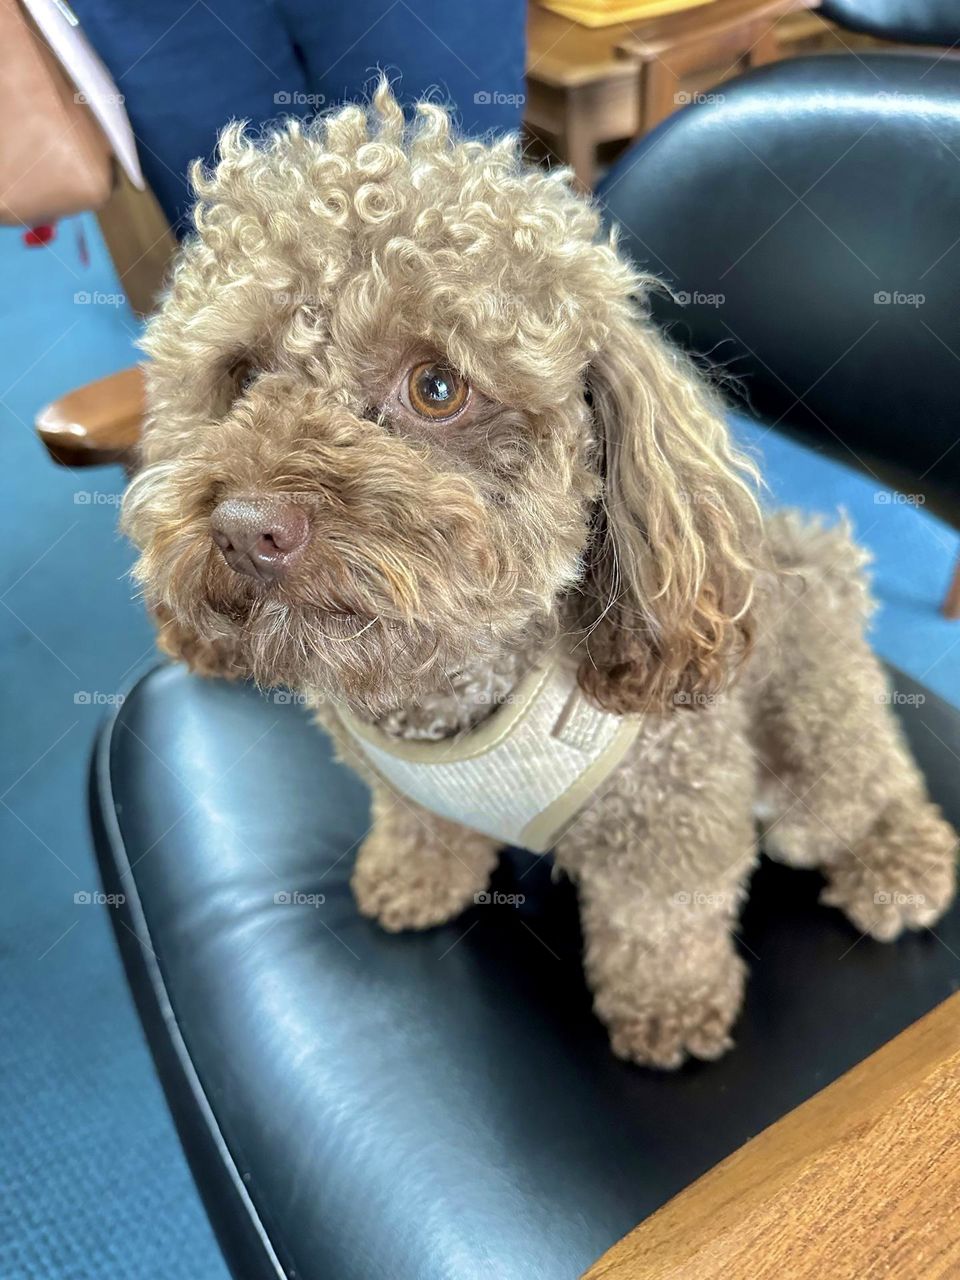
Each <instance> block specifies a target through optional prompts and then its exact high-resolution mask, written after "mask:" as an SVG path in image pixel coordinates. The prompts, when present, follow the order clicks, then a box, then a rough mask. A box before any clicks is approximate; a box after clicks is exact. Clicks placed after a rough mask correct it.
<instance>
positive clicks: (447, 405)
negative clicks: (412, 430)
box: [400, 360, 470, 422]
mask: <svg viewBox="0 0 960 1280" xmlns="http://www.w3.org/2000/svg"><path fill="white" fill-rule="evenodd" d="M469 397H470V384H469V383H468V382H467V381H466V379H465V378H463V377H462V376H461V375H460V374H459V373H458V372H457V371H456V369H453V368H452V367H451V366H450V365H449V364H446V363H445V362H443V361H439V360H425V361H423V362H422V363H421V364H417V365H414V367H413V368H412V369H411V370H410V371H409V373H408V374H407V377H406V381H405V383H404V384H403V386H402V387H401V389H400V399H401V402H402V403H403V405H404V407H405V408H407V409H409V410H410V411H411V412H413V413H415V414H417V416H418V417H420V418H426V419H427V420H428V421H430V422H443V421H445V420H447V419H449V418H455V417H456V416H457V414H458V413H459V412H460V410H461V409H462V408H463V407H464V405H465V404H466V403H467V400H468V399H469Z"/></svg>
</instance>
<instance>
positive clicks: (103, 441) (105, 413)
mask: <svg viewBox="0 0 960 1280" xmlns="http://www.w3.org/2000/svg"><path fill="white" fill-rule="evenodd" d="M144 405H145V400H144V382H143V370H142V369H140V368H139V367H136V368H133V369H123V370H122V371H121V372H120V373H112V374H110V376H109V377H106V378H100V379H98V380H97V381H96V382H88V383H87V385H86V386H84V387H78V388H77V390H76V391H70V392H68V393H67V394H66V395H65V396H61V397H60V398H59V400H54V401H53V402H52V403H50V404H48V405H46V406H45V408H43V409H41V410H40V412H39V413H38V414H37V417H36V428H37V434H38V435H39V436H40V439H41V440H42V441H43V443H44V444H45V445H46V447H47V452H48V453H49V454H50V457H51V458H53V460H54V462H59V463H60V465H61V466H64V467H95V466H102V465H103V464H104V463H107V462H125V461H128V460H129V459H130V456H131V454H132V451H133V449H134V447H135V445H136V443H137V441H138V440H139V439H140V432H141V430H142V428H143V415H144Z"/></svg>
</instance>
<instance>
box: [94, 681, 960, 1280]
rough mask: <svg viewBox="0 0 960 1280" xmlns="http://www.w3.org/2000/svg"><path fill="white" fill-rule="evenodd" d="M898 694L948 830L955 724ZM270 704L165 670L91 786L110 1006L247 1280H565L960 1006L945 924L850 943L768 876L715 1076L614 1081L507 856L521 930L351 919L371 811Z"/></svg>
mask: <svg viewBox="0 0 960 1280" xmlns="http://www.w3.org/2000/svg"><path fill="white" fill-rule="evenodd" d="M897 684H898V688H899V690H900V691H901V693H902V694H904V695H911V696H912V701H911V700H908V701H907V702H903V701H901V702H900V703H899V706H898V709H899V711H900V713H901V714H902V716H903V721H904V724H905V726H906V729H907V732H908V734H909V736H910V738H911V741H912V743H913V746H914V749H915V751H916V752H917V755H918V756H919V758H920V760H921V762H922V764H923V766H924V768H925V770H926V772H927V775H928V777H929V780H930V784H931V787H932V789H933V791H934V793H935V794H936V796H937V797H938V799H939V800H940V802H941V804H942V805H943V806H944V808H945V809H946V810H947V811H948V813H949V815H950V816H951V817H952V819H953V821H954V822H958V821H960V799H958V795H957V788H956V776H957V759H958V758H960V713H958V712H957V711H955V710H954V709H952V708H950V707H948V706H947V705H946V704H944V703H943V702H941V701H939V700H938V699H937V698H936V697H934V696H932V695H923V692H922V690H920V689H919V688H918V686H916V685H914V684H913V682H911V681H910V680H908V679H906V678H905V677H898V678H897ZM284 696H285V695H273V696H272V697H269V696H264V695H261V694H260V693H258V692H257V691H256V690H254V689H253V688H250V687H245V686H242V685H228V684H224V683H219V682H212V681H211V682H204V681H200V680H197V679H194V678H193V677H191V676H190V675H188V674H187V673H186V672H185V671H183V670H182V669H180V668H178V667H171V666H164V667H159V668H157V669H155V670H154V671H152V672H151V673H150V674H148V675H147V676H145V677H144V678H143V679H141V680H140V682H139V683H138V684H137V685H136V686H135V687H134V689H133V690H132V692H131V693H130V695H129V696H128V697H127V699H126V701H125V703H124V704H123V706H122V707H121V708H119V709H118V711H117V712H116V714H115V715H114V716H113V718H112V719H111V721H110V722H109V723H108V724H107V725H106V726H105V729H104V731H103V733H102V735H101V737H100V740H99V744H98V746H97V750H96V756H95V760H94V768H93V774H92V800H93V816H94V829H95V835H96V843H97V848H98V852H99V857H100V860H101V865H102V870H103V878H104V882H105V888H106V890H107V891H108V892H113V893H122V894H124V895H125V902H124V903H123V904H122V906H120V907H117V908H115V909H114V910H113V911H112V916H113V919H114V923H115V927H116V932H117V936H118V939H119V942H120V946H121V950H122V952H123V955H124V958H125V961H126V965H127V969H128V974H129V977H130V981H131V985H132V987H133V991H134V994H135V997H136V1000H137V1003H138V1005H139V1009H140V1013H141V1017H142V1019H143V1022H144V1026H145V1028H146V1031H147V1034H148V1037H149V1040H150V1043H151V1046H152V1049H153V1052H154V1055H155V1058H156V1061H157V1065H158V1068H159V1072H160V1075H161V1078H162V1079H163V1082H164V1085H165V1088H166V1090H167V1094H168V1097H169V1100H170V1103H171V1106H172V1108H173V1111H174V1114H175V1117H176V1119H177V1122H178V1126H179V1130H180V1133H181V1136H182V1140H183V1142H184V1146H185V1148H186V1150H187V1153H188V1156H189V1157H190V1160H191V1164H192V1167H193V1169H194V1172H195V1175H196V1178H197V1181H198V1184H199V1186H200V1189H201V1192H202V1194H203V1196H204V1199H205V1201H206V1203H207V1207H208V1210H209V1212H210V1214H211V1218H212V1220H213V1222H214V1225H215V1227H216V1229H217V1232H218V1235H219V1238H220V1240H221V1243H222V1245H223V1248H224V1251H225V1254H226V1256H227V1258H228V1261H229V1262H230V1264H231V1266H232V1268H233V1270H234V1273H235V1274H236V1275H237V1276H240V1277H265V1276H274V1277H276V1276H279V1275H282V1274H283V1273H284V1270H285V1271H286V1272H287V1274H288V1275H296V1276H297V1277H298V1278H299V1280H331V1277H336V1280H382V1277H385V1276H389V1277H390V1278H391V1280H414V1278H416V1280H441V1278H442V1280H480V1278H481V1277H483V1280H489V1277H492V1276H495V1277H497V1280H566V1278H568V1277H569V1278H570V1280H572V1277H574V1276H576V1275H578V1274H579V1273H580V1272H581V1271H582V1270H583V1269H584V1268H586V1267H587V1266H588V1265H589V1264H590V1262H591V1261H592V1260H593V1259H594V1258H596V1257H597V1256H599V1255H600V1254H601V1253H602V1252H603V1251H604V1250H605V1249H606V1248H607V1247H608V1246H610V1245H611V1244H613V1243H614V1241H616V1240H617V1239H618V1238H619V1237H620V1236H621V1235H623V1234H624V1233H625V1232H626V1231H627V1230H629V1229H630V1228H631V1227H632V1226H634V1225H635V1224H636V1223H637V1222H639V1221H640V1220H641V1219H643V1218H644V1217H645V1216H647V1215H648V1214H650V1213H651V1212H652V1211H653V1210H654V1209H656V1208H657V1207H658V1206H659V1205H661V1204H663V1202H664V1201H665V1200H667V1199H668V1198H669V1197H670V1196H672V1195H673V1194H674V1193H675V1192H677V1191H679V1190H680V1189H681V1188H683V1187H684V1186H686V1185H687V1184H688V1183H690V1182H691V1181H692V1180H693V1179H694V1178H696V1177H697V1176H698V1175H699V1174H701V1173H703V1172H704V1171H705V1170H706V1169H708V1168H709V1167H710V1166H712V1165H713V1164H714V1163H716V1162H717V1161H718V1160H720V1159H721V1158H722V1157H723V1156H725V1155H726V1154H727V1153H729V1152H730V1151H732V1150H734V1149H735V1148H736V1147H738V1146H740V1145H741V1144H742V1143H743V1142H744V1141H746V1140H747V1139H748V1138H749V1137H751V1136H752V1135H753V1134H755V1133H756V1132H758V1130H760V1129H761V1128H763V1127H764V1126H766V1125H768V1124H769V1123H771V1122H772V1121H774V1120H776V1119H777V1118H778V1117H779V1116H781V1115H782V1114H783V1113H784V1112H786V1111H787V1110H789V1109H790V1108H792V1107H793V1106H795V1105H796V1104H797V1103H799V1102H800V1101H802V1100H803V1099H804V1098H806V1097H808V1096H809V1095H810V1094H812V1093H814V1092H816V1091H817V1090H818V1089H820V1088H822V1087H823V1086H824V1085H825V1084H827V1083H828V1082H829V1081H830V1080H832V1079H833V1078H834V1077H836V1076H838V1075H839V1074H840V1073H841V1072H843V1071H844V1070H846V1069H847V1068H848V1067H850V1066H851V1065H853V1064H854V1063H856V1062H857V1061H859V1060H860V1059H862V1058H863V1057H864V1056H865V1055H867V1054H869V1053H870V1052H871V1051H872V1050H874V1049H876V1048H877V1047H878V1046H879V1045H880V1044H882V1043H883V1042H884V1041H886V1040H887V1039H889V1038H890V1037H891V1036H893V1035H895V1034H896V1033H897V1032H898V1031H900V1030H901V1029H902V1028H903V1027H904V1026H906V1025H907V1024H908V1023H910V1022H911V1021H913V1020H914V1019H916V1018H917V1017H918V1016H920V1015H921V1014H923V1013H924V1012H926V1011H927V1010H929V1009H930V1008H931V1007H933V1006H934V1005H935V1004H937V1003H939V1002H940V1001H941V1000H942V999H944V998H945V997H946V996H947V995H948V994H949V993H950V992H951V991H952V990H953V989H954V988H955V987H956V985H957V980H958V976H960V974H958V971H960V961H958V954H960V912H958V911H954V912H953V913H952V914H951V915H950V917H949V918H948V919H946V920H944V921H943V922H942V923H941V924H940V925H939V926H938V927H937V930H936V933H935V934H933V933H923V934H920V935H912V936H910V937H908V938H906V939H905V940H903V941H902V942H900V943H899V944H897V945H896V946H883V945H881V944H879V943H875V942H872V941H869V940H867V939H862V940H859V941H858V937H857V934H856V933H855V932H854V931H853V930H852V929H851V927H850V926H849V925H848V924H847V923H846V921H845V920H844V919H843V918H842V917H841V916H840V915H839V914H838V913H837V912H835V911H831V910H828V909H826V908H823V907H819V906H818V905H817V902H816V898H817V892H818V887H819V884H820V880H819V877H818V876H817V875H816V874H815V873H803V872H797V871H790V870H787V869H784V868H782V867H777V866H774V865H773V864H769V863H765V864H763V865H762V866H761V868H760V869H759V871H758V872H757V875H756V877H755V881H754V887H753V892H752V895H751V898H750V902H749V905H748V907H747V908H746V912H745V915H744V919H743V929H742V937H743V947H744V951H745V954H747V956H748V959H749V961H750V963H751V966H752V976H751V980H750V983H749V987H748V993H747V999H746V1007H745V1011H744V1014H743V1017H742V1019H741V1022H740V1024H739V1027H738V1032H737V1047H736V1049H735V1051H734V1052H732V1053H731V1054H730V1055H728V1056H727V1057H726V1058H724V1059H723V1060H722V1061H720V1062H718V1063H715V1064H711V1065H705V1064H698V1063H692V1064H690V1065H688V1066H687V1067H685V1068H684V1069H682V1070H681V1071H680V1072H679V1073H676V1074H665V1075H661V1074H656V1073H653V1072H649V1071H645V1070H641V1069H638V1068H635V1067H631V1066H628V1065H625V1064H623V1063H621V1062H619V1061H617V1060H616V1059H615V1058H614V1057H613V1056H612V1055H611V1053H610V1052H609V1050H608V1047H607V1044H606V1038H605V1033H604V1031H603V1029H602V1028H601V1027H600V1026H599V1024H598V1023H597V1022H596V1021H595V1020H594V1018H593V1016H592V1013H591V1009H590V997H589V994H588V992H587V990H586V988H585V986H584V982H583V977H582V973H581V968H580V959H579V950H580V938H579V933H578V924H577V912H576V903H575V896H574V893H573V891H572V889H571V886H570V885H569V884H567V883H564V882H561V883H554V882H553V881H552V879H551V876H550V867H549V860H548V859H541V860H538V859H535V858H532V857H531V856H530V855H525V854H521V853H516V852H511V853H508V854H507V855H505V857H504V860H503V864H502V867H501V869H500V872H499V873H498V879H497V887H498V888H500V889H501V890H503V891H504V892H508V893H509V892H514V893H521V894H523V895H524V896H525V900H524V902H523V904H522V905H521V906H520V907H519V908H516V907H511V906H496V905H481V906H477V907H475V908H473V909H472V910H470V911H468V912H467V913H466V914H465V915H464V916H463V917H462V918H461V919H459V920H457V921H455V922H454V923H452V924H450V925H449V926H447V927H445V928H441V929H436V930H433V931H431V932H428V933H424V934H408V935H398V936H391V935H388V934H386V933H383V932H381V930H380V929H379V928H378V927H377V926H376V925H374V924H372V923H371V922H369V921H367V920H365V919H363V918H362V917H360V916H359V914H358V913H357V910H356V908H355V906H354V903H353V900H352V897H351V893H350V888H349V883H348V881H349V876H350V871H351V865H352V862H353V858H354V853H355V850H356V848H357V845H358V843H359V841H360V840H361V839H362V837H363V835H364V833H365V831H366V829H367V822H368V817H367V796H366V794H365V790H364V787H363V786H362V784H361V783H360V782H359V781H358V780H357V779H356V778H354V777H353V775H352V774H351V773H350V772H349V771H348V770H346V769H345V768H344V767H342V766H341V765H339V764H336V763H335V762H334V761H333V760H332V758H331V752H330V748H329V744H328V742H327V740H326V739H325V737H324V736H323V735H322V734H321V733H320V732H319V731H318V730H317V729H315V728H314V727H313V725H312V724H311V723H309V721H308V718H307V716H306V714H305V712H304V711H303V709H302V708H301V707H299V706H297V705H296V704H295V703H293V702H290V701H287V702H284V701H283V698H284ZM924 696H925V701H921V700H920V699H922V698H923V697H924ZM295 893H299V894H302V895H307V896H306V897H305V898H302V899H298V900H296V901H291V900H290V899H291V896H292V895H294V894H295ZM309 895H314V896H313V898H311V897H310V896H309ZM318 895H322V901H321V898H320V896H318Z"/></svg>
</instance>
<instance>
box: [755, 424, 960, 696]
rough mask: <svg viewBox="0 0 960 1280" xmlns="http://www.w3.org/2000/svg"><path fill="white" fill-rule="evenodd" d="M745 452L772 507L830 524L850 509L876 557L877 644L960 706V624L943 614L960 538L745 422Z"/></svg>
mask: <svg viewBox="0 0 960 1280" xmlns="http://www.w3.org/2000/svg"><path fill="white" fill-rule="evenodd" d="M733 426H734V432H735V435H736V437H737V439H738V440H739V442H740V444H741V445H742V447H744V448H745V449H746V451H747V452H748V453H751V454H752V455H753V456H754V457H755V459H756V460H757V462H758V463H759V464H760V466H761V469H762V471H763V474H764V477H765V479H766V482H767V485H768V488H769V491H770V494H769V505H771V506H789V507H799V508H800V509H801V510H803V511H808V512H812V513H818V514H821V515H823V516H825V517H827V519H828V521H829V522H832V521H834V520H836V519H837V516H838V513H839V512H841V511H843V512H845V513H846V515H847V516H848V518H849V519H850V521H851V524H852V525H853V531H854V534H855V536H856V538H857V541H858V542H860V543H861V544H862V545H863V546H865V547H867V548H869V550H870V551H871V552H872V554H873V557H874V563H873V565H872V566H871V570H870V572H871V576H872V579H873V591H874V594H875V596H876V597H877V600H878V602H879V608H878V609H877V612H876V614H875V615H874V617H873V624H872V628H871V632H870V641H871V643H872V645H873V647H874V649H875V650H876V652H877V653H879V654H880V656H881V657H883V658H885V659H886V660H887V661H888V662H892V663H893V664H894V665H895V666H898V667H900V668H901V669H902V670H903V671H906V672H907V674H908V675H911V676H913V677H914V679H915V680H918V681H919V682H920V683H921V684H924V685H926V686H927V687H928V688H929V689H932V690H933V691H934V692H935V693H939V694H940V696H941V697H942V698H946V699H947V701H948V702H952V703H953V704H954V705H955V706H960V620H958V621H949V620H948V619H947V618H944V617H943V616H942V615H941V614H940V604H941V601H942V600H943V597H944V595H945V593H946V590H947V587H948V586H949V583H950V579H951V576H952V574H953V566H954V565H955V563H956V560H957V555H958V554H960V533H958V532H957V530H956V529H953V528H951V527H950V526H949V525H947V524H945V523H944V522H943V521H942V520H938V519H937V518H936V516H933V515H931V514H930V513H929V512H927V511H924V510H923V506H922V503H921V502H920V501H919V500H918V499H917V497H916V496H910V495H904V494H898V493H896V492H895V491H893V490H891V489H889V488H887V487H886V486H885V485H884V484H882V483H881V482H880V481H879V480H877V479H876V478H873V477H871V476H870V475H864V474H862V473H861V472H859V471H857V472H855V471H851V469H850V468H849V467H847V466H844V465H843V464H842V463H840V462H836V461H834V460H833V459H832V458H828V457H826V456H824V455H823V454H820V453H815V452H814V451H813V450H811V449H809V448H807V447H806V446H805V445H801V444H797V443H796V442H795V441H793V440H788V439H787V438H786V437H785V436H783V435H781V434H780V433H779V432H778V431H770V430H767V429H766V428H764V427H762V426H759V425H758V424H757V423H755V422H751V421H750V420H748V419H746V418H742V417H734V418H733Z"/></svg>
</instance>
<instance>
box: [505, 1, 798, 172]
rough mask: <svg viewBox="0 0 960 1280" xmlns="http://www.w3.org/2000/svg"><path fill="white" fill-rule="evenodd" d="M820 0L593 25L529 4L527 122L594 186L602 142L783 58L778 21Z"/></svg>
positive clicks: (729, 6)
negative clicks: (549, 141) (731, 78)
mask: <svg viewBox="0 0 960 1280" xmlns="http://www.w3.org/2000/svg"><path fill="white" fill-rule="evenodd" d="M818 2H819V0H713V3H712V4H710V5H707V6H704V7H701V8H697V9H688V10H684V11H681V12H679V13H672V14H668V15H666V16H663V17H659V18H649V19H646V20H644V21H637V22H634V23H632V24H629V25H628V24H623V23H621V24H617V25H615V26H610V27H601V28H597V29H589V28H587V27H583V26H580V25H578V24H577V23H575V22H571V21H570V19H568V18H561V17H560V16H559V15H557V14H555V13H549V12H548V11H547V10H546V9H543V8H541V7H540V6H539V5H538V4H535V3H532V4H531V5H530V9H529V16H528V23H527V104H526V112H525V123H526V125H527V128H528V129H529V130H530V131H531V133H533V134H534V135H535V136H537V137H540V136H542V135H546V136H547V137H548V138H549V139H550V140H551V143H552V149H553V150H554V151H555V153H556V154H557V155H558V156H559V158H560V159H561V160H563V161H564V162H565V163H567V164H569V165H570V166H571V168H572V169H573V171H574V173H575V174H576V176H577V180H578V182H579V183H580V185H581V186H582V187H583V188H585V189H587V190H589V189H591V188H592V187H593V185H594V179H595V175H596V153H597V147H598V146H600V145H601V144H602V143H605V142H613V141H619V140H626V139H629V138H633V137H635V136H636V135H637V134H640V133H646V132H648V131H649V130H650V129H652V128H654V126H655V125H657V124H659V123H660V121H661V120H663V119H665V118H666V117H667V116H668V115H670V114H671V113H672V112H674V111H676V110H677V109H678V107H680V106H683V105H684V103H686V102H690V101H692V100H693V99H694V97H695V96H696V94H698V93H703V92H705V91H706V90H708V89H710V88H711V87H712V86H714V85H716V84H718V83H720V82H722V81H723V80H725V79H728V78H729V77H730V76H733V75H737V74H739V73H740V72H741V71H743V70H745V69H746V68H747V67H752V66H758V65H759V64H760V63H763V62H770V61H773V60H775V59H777V58H779V57H782V56H783V53H784V44H783V39H782V37H781V36H778V35H777V23H778V21H779V20H781V19H783V18H784V17H785V16H786V15H788V14H792V13H800V12H803V11H805V10H808V9H810V8H812V7H814V6H815V5H816V4H817V3H818Z"/></svg>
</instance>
